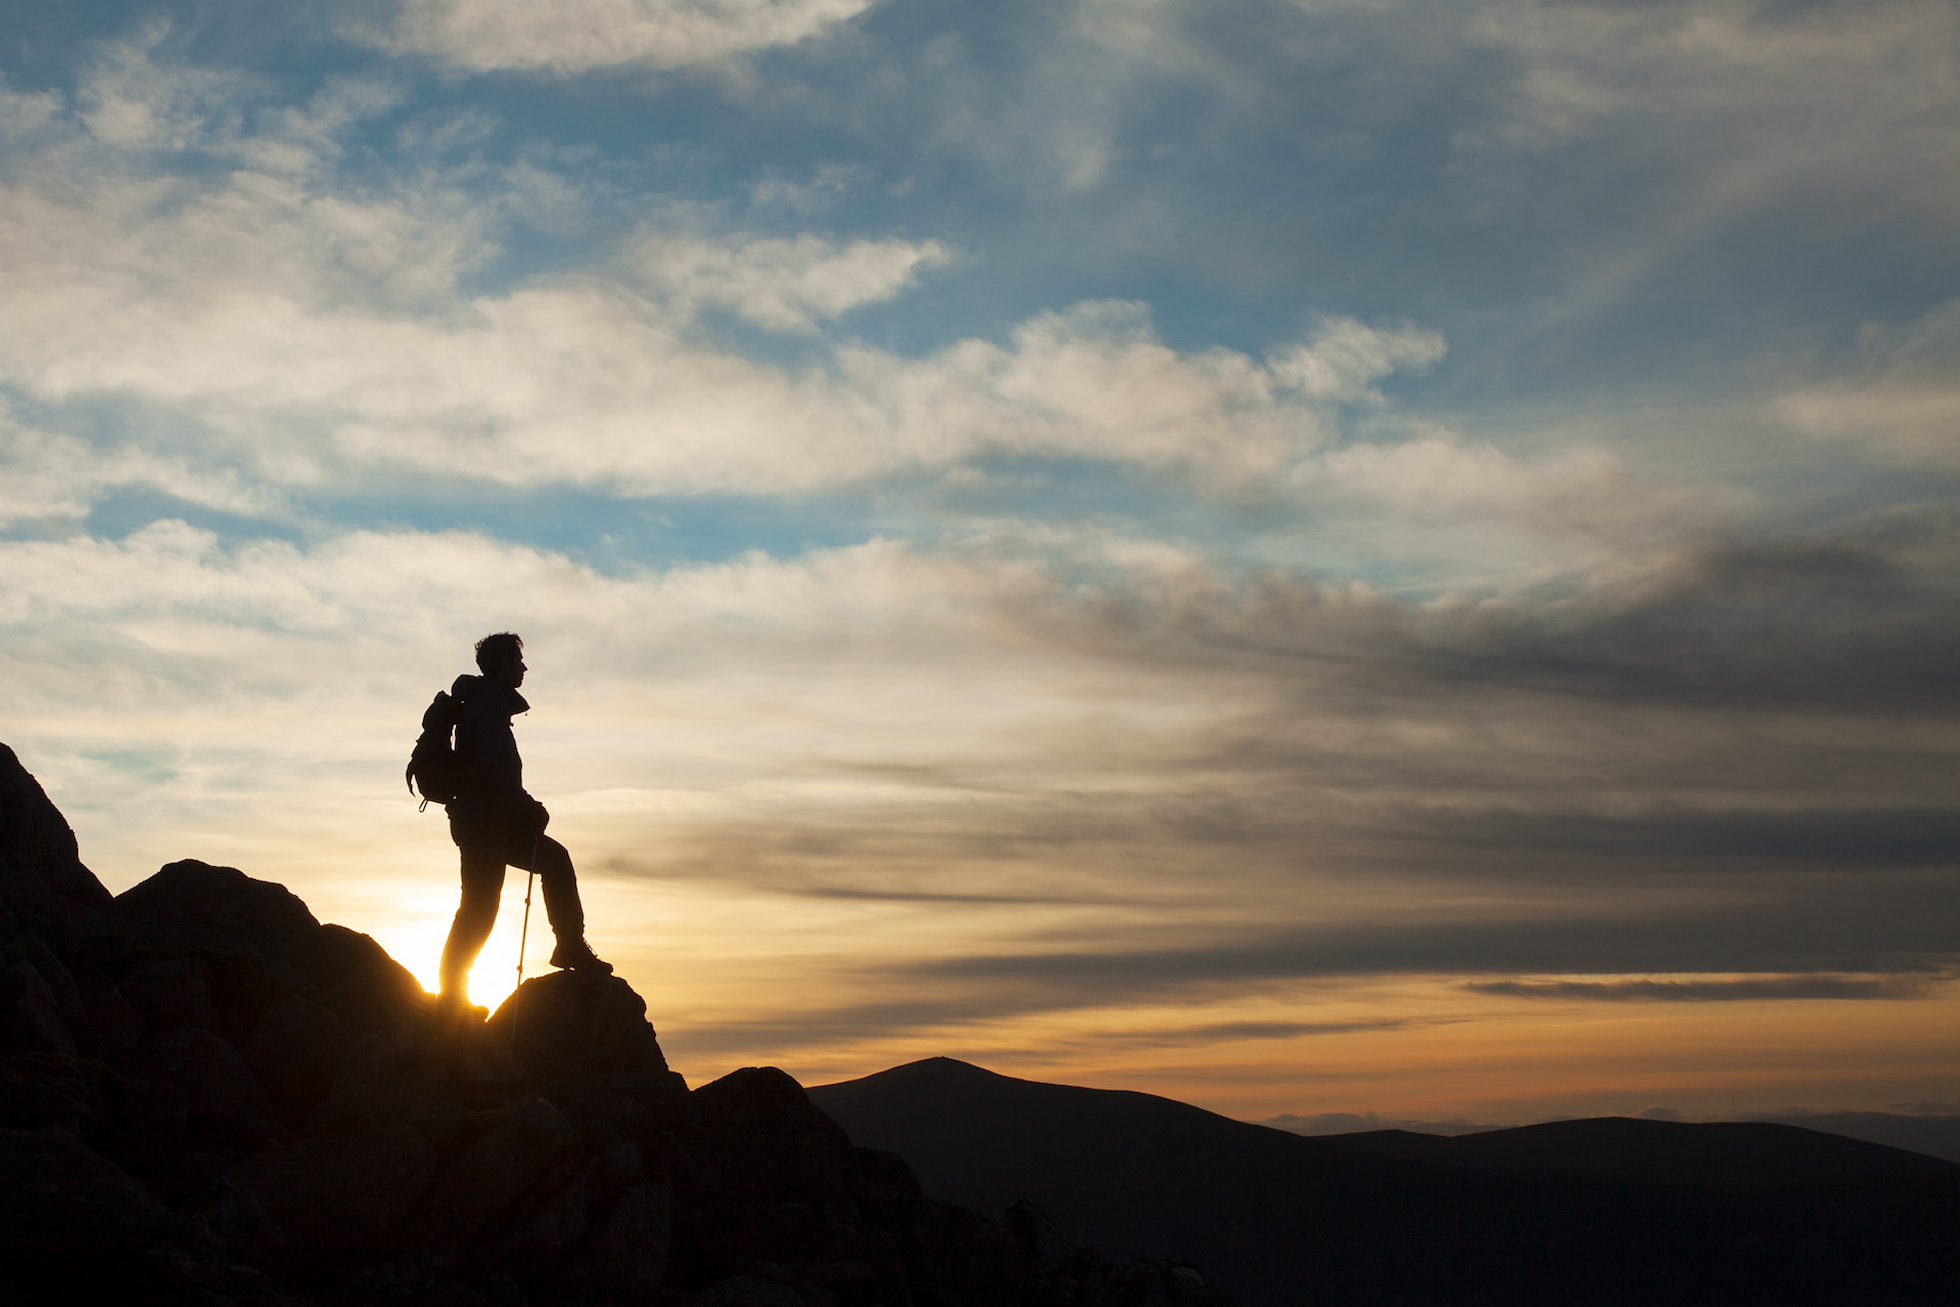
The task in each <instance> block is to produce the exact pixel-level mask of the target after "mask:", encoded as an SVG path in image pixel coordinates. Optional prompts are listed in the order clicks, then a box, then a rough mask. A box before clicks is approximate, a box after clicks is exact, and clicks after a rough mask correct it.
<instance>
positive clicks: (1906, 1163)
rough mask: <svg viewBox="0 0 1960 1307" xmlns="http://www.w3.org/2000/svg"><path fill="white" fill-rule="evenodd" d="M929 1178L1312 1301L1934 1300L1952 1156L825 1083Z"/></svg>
mask: <svg viewBox="0 0 1960 1307" xmlns="http://www.w3.org/2000/svg"><path fill="white" fill-rule="evenodd" d="M809 1092H810V1098H811V1101H813V1102H815V1103H816V1104H817V1105H818V1106H819V1107H820V1108H822V1109H823V1110H824V1111H825V1112H826V1113H828V1114H829V1115H830V1116H832V1117H833V1118H834V1119H835V1120H837V1122H838V1123H839V1124H840V1125H842V1126H843V1127H844V1128H845V1130H846V1131H847V1132H848V1133H849V1134H850V1136H851V1138H852V1140H853V1142H855V1143H857V1144H859V1145H860V1146H865V1147H872V1148H880V1149H887V1150H890V1151H892V1152H895V1153H898V1154H899V1155H900V1156H902V1157H904V1158H905V1159H906V1160H907V1161H908V1162H910V1163H911V1164H912V1166H913V1168H914V1169H915V1171H916V1172H917V1174H918V1176H919V1179H920V1182H921V1183H922V1184H923V1185H924V1186H925V1189H926V1191H927V1193H929V1194H931V1195H933V1196H934V1197H937V1198H942V1199H946V1200H949V1201H953V1202H958V1203H961V1204H964V1205H966V1206H970V1207H975V1208H978V1209H979V1210H981V1211H983V1212H998V1211H1000V1210H1001V1209H1002V1208H1004V1207H1005V1206H1006V1205H1007V1204H1009V1203H1011V1202H1013V1201H1014V1200H1016V1199H1020V1198H1027V1199H1031V1200H1032V1201H1034V1202H1035V1203H1036V1204H1038V1205H1040V1206H1041V1207H1043V1208H1045V1209H1047V1210H1048V1211H1049V1212H1051V1213H1053V1215H1054V1216H1055V1217H1056V1219H1057V1220H1058V1221H1059V1222H1060V1224H1061V1225H1062V1227H1063V1228H1065V1229H1068V1230H1071V1231H1073V1232H1075V1233H1076V1234H1077V1235H1078V1236H1079V1237H1081V1238H1083V1239H1084V1240H1086V1241H1087V1242H1089V1243H1092V1244H1094V1245H1095V1246H1097V1247H1099V1248H1102V1249H1104V1250H1106V1251H1107V1252H1109V1253H1110V1254H1112V1255H1114V1256H1134V1255H1138V1254H1139V1253H1140V1252H1141V1251H1142V1250H1145V1249H1148V1250H1150V1251H1151V1252H1152V1253H1153V1254H1154V1255H1156V1256H1169V1257H1173V1258H1180V1259H1185V1260H1189V1261H1191V1262H1193V1263H1195V1264H1197V1265H1199V1266H1201V1267H1203V1268H1204V1269H1205V1270H1207V1271H1209V1272H1212V1273H1214V1274H1216V1275H1217V1276H1219V1278H1221V1279H1222V1280H1223V1281H1224V1282H1225V1284H1226V1286H1227V1288H1229V1289H1230V1290H1231V1291H1232V1292H1233V1294H1234V1296H1235V1298H1236V1299H1237V1300H1238V1302H1239V1303H1240V1304H1241V1305H1242V1307H1297V1305H1298V1304H1302V1303H1312V1304H1318V1305H1323V1307H1325V1305H1333V1304H1378V1303H1379V1304H1386V1303H1407V1304H1476V1303H1491V1304H1499V1303H1501V1304H1508V1305H1512V1307H1517V1305H1523V1304H1554V1303H1556V1304H1572V1303H1586V1304H1627V1305H1629V1307H1632V1305H1634V1304H1640V1305H1642V1307H1646V1305H1649V1304H1668V1305H1669V1307H1690V1305H1692V1304H1710V1305H1711V1307H1712V1305H1714V1304H1724V1305H1733V1304H1746V1303H1763V1304H1770V1303H1775V1304H1779V1305H1781V1304H1791V1303H1806V1304H1819V1305H1822V1304H1831V1305H1832V1307H1837V1305H1839V1304H1846V1303H1856V1304H1860V1307H1876V1305H1878V1304H1919V1303H1925V1304H1935V1303H1938V1304H1943V1305H1946V1307H1950V1304H1951V1303H1952V1302H1953V1301H1954V1300H1955V1295H1954V1289H1955V1286H1956V1285H1960V1166H1955V1165H1953V1164H1951V1163H1947V1162H1942V1161H1939V1160H1936V1159H1932V1158H1928V1157H1924V1156H1921V1155H1917V1154H1912V1153H1906V1152H1902V1151H1899V1150H1897V1149H1891V1148H1886V1147H1882V1146H1879V1145H1874V1144H1867V1143H1862V1142H1859V1141H1856V1140H1851V1139H1845V1138H1841V1137H1836V1136H1832V1135H1827V1134H1822V1133H1819V1132H1817V1131H1812V1130H1804V1129H1801V1128H1798V1127H1795V1126H1788V1125H1754V1124H1735V1125H1683V1124H1677V1123H1672V1122H1661V1121H1627V1120H1599V1121H1576V1122H1562V1123H1557V1124H1554V1125H1550V1126H1528V1127H1522V1128H1519V1129H1513V1130H1502V1131H1494V1132H1490V1133H1486V1134H1477V1135H1466V1136H1462V1137H1459V1138H1454V1139H1444V1138H1435V1137H1429V1136H1421V1135H1413V1134H1407V1133H1405V1132H1400V1131H1380V1132H1371V1133H1367V1134H1361V1135H1348V1136H1332V1137H1324V1138H1307V1137H1302V1136H1299V1135H1293V1134H1289V1133H1287V1132H1285V1131H1281V1130H1274V1129H1271V1128H1268V1127H1265V1126H1257V1125H1249V1124H1247V1123H1245V1122H1242V1121H1233V1120H1230V1119H1228V1118H1225V1117H1221V1116H1217V1115H1214V1114H1212V1113H1210V1112H1206V1111H1203V1110H1202V1109H1199V1108H1196V1107H1192V1106H1190V1105H1189V1104H1185V1103H1178V1102H1174V1101H1172V1100H1169V1099H1164V1098H1157V1097H1154V1096H1152V1095H1149V1094H1138V1093H1130V1092H1122V1091H1113V1090H1098V1089H1085V1088H1079V1087H1073V1086H1067V1085H1050V1084H1041V1083H1037V1082H1033V1081H1026V1080H1016V1079H1013V1078H1011V1077H1008V1076H1002V1075H997V1074H995V1073H993V1072H990V1071H987V1070H984V1069H982V1068H980V1067H976V1066H971V1065H968V1064H966V1063H963V1062H958V1061H954V1060H952V1059H949V1058H933V1059H929V1060H927V1061H923V1062H915V1063H911V1064H909V1065H907V1066H902V1067H897V1068H894V1069H892V1070H890V1071H884V1072H880V1073H879V1074H877V1075H873V1076H867V1077H865V1078H864V1079H862V1080H854V1081H847V1082H844V1083H841V1084H835V1085H821V1086H818V1087H816V1088H813V1089H811V1090H810V1091H809Z"/></svg>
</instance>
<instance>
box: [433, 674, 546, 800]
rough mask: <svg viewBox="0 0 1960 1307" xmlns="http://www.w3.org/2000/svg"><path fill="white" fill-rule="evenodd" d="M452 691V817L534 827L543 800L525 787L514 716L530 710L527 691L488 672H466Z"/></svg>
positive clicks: (457, 680) (522, 762)
mask: <svg viewBox="0 0 1960 1307" xmlns="http://www.w3.org/2000/svg"><path fill="white" fill-rule="evenodd" d="M449 693H450V694H451V695H452V696H454V697H455V699H456V700H457V702H458V703H459V704H461V707H460V708H459V709H458V710H457V714H456V798H455V799H454V800H453V801H452V802H451V803H450V804H449V805H448V807H449V815H450V817H451V818H452V819H454V820H457V821H462V822H465V823H467V824H469V825H471V826H479V827H480V826H488V825H497V826H503V827H506V828H517V829H526V830H528V829H531V828H533V827H534V826H536V825H537V824H538V822H537V814H538V812H539V805H538V801H537V800H536V799H533V798H532V797H531V796H530V795H529V794H528V793H527V792H526V791H525V789H524V759H523V758H521V757H520V756H518V752H517V732H515V731H513V730H512V729H511V726H510V719H511V718H512V717H515V716H516V715H517V714H518V713H521V712H529V711H530V710H531V705H530V704H528V703H526V702H525V701H524V696H523V695H521V694H519V693H518V692H517V691H515V690H513V689H511V688H510V687H509V686H506V685H499V684H498V683H497V682H495V681H493V680H491V679H490V678H489V677H487V676H470V675H463V676H459V677H457V678H456V684H454V685H453V686H451V687H450V689H449Z"/></svg>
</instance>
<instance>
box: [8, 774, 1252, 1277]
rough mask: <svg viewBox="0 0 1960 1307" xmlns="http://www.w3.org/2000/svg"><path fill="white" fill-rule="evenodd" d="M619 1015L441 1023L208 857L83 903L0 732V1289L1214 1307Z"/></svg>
mask: <svg viewBox="0 0 1960 1307" xmlns="http://www.w3.org/2000/svg"><path fill="white" fill-rule="evenodd" d="M645 1012H646V1005H645V1003H643V1002H642V1001H641V999H640V997H639V995H637V994H635V993H634V992H633V990H632V989H631V988H630V987H629V986H628V985H627V984H626V983H625V982H624V981H621V980H619V979H617V978H615V977H594V976H590V975H585V974H574V973H569V972H560V973H556V974H552V975H546V976H542V977H540V978H538V979H535V980H531V981H527V982H526V983H525V985H524V986H523V988H522V989H520V990H519V991H518V993H517V995H516V996H514V998H513V999H512V1000H511V1001H510V1002H508V1003H506V1004H505V1006H504V1008H503V1009H502V1010H500V1011H499V1012H498V1013H497V1014H496V1015H495V1016H494V1017H493V1018H492V1020H491V1021H490V1023H489V1024H488V1025H487V1026H485V1025H483V1024H480V1023H477V1024H471V1025H468V1026H463V1025H459V1024H457V1023H456V1022H455V1021H454V1019H448V1020H445V1019H442V1018H440V1017H439V1016H438V1014H437V1013H436V1011H435V1009H434V1006H433V1002H432V1000H431V999H430V998H429V996H428V995H426V994H424V993H423V991H422V989H421V987H420V986H419V985H417V984H416V983H415V981H414V979H413V978H412V977H411V976H410V975H409V974H408V973H407V972H406V971H404V970H403V969H402V968H401V967H400V966H399V965H397V964H396V963H395V962H394V961H393V959H391V958H389V957H388V955H387V954H386V953H384V952H383V951H382V950H381V948H380V947H379V946H378V945H376V944H375V942H374V941H373V940H372V939H369V938H368V937H367V936H365V935H361V934H357V933H355V932H353V931H350V930H346V929H344V928H342V927H339V926H332V925H322V924H320V923H319V922H318V921H316V920H315V919H314V917H313V914H312V913H311V912H310V911H308V910H307V907H306V905H305V904H304V903H302V902H301V901H300V900H299V899H297V898H295V897H294V896H293V895H292V894H290V893H288V892H287V891H286V890H285V889H283V888H282V887H280V886H278V885H274V884H270V883H267V882H265V881H259V880H253V879H252V878H250V877H248V876H246V875H245V874H244V873H243V872H240V871H237V870H235V869H232V868H229V867H213V866H208V865H206V864H205V863H202V862H196V861H182V862H175V863H172V864H170V865H169V866H167V867H164V868H163V869H162V870H161V871H159V872H158V873H157V874H156V875H155V876H153V877H151V878H150V879H149V880H146V881H144V882H143V883H142V884H140V885H137V886H135V887H134V888H132V889H130V890H129V891H128V892H127V893H125V894H123V895H121V896H120V897H117V898H113V899H112V898H111V896H110V895H109V893H108V891H107V890H106V889H104V888H103V886H102V884H101V883H100V882H99V881H97V880H96V878H95V877H94V876H93V875H92V874H91V873H90V872H89V871H88V869H87V868H86V867H84V866H83V865H82V863H81V862H80V860H79V858H78V857H77V851H76V847H75V837H74V834H73V832H72V831H70V829H69V828H68V824H67V822H66V821H64V820H63V819H62V817H61V814H60V813H59V812H57V811H56V810H55V808H54V805H53V804H51V803H50V802H49V801H48V799H47V796H46V795H45V794H44V793H43V792H42V791H41V787H40V786H39V785H38V784H37V783H36V782H35V781H34V778H33V777H32V776H30V775H28V773H27V772H26V771H25V770H24V769H22V767H21V766H20V764H19V762H18V760H17V759H16V758H15V757H14V754H13V752H12V751H11V750H9V749H7V748H6V747H5V746H4V745H0V1303H6V1304H15V1303H55V1302H59V1303H64V1304H65V1303H71V1302H90V1303H92V1302H117V1303H120V1302H141V1303H146V1304H149V1303H196V1304H200V1305H202V1307H218V1305H221V1304H226V1303H239V1304H267V1305H276V1307H297V1305H301V1304H308V1303H327V1304H371V1303H402V1304H411V1303H412V1304H444V1305H453V1307H465V1305H477V1304H492V1303H494V1304H498V1307H514V1305H516V1304H527V1303H537V1304H557V1303H587V1304H606V1303H653V1304H661V1305H662V1307H683V1305H691V1307H860V1305H862V1307H953V1305H955V1304H974V1305H975V1307H979V1305H981V1304H986V1305H988V1307H1071V1305H1072V1307H1091V1305H1092V1304H1093V1305H1094V1307H1226V1300H1225V1299H1224V1297H1223V1295H1222V1294H1221V1293H1220V1292H1219V1291H1218V1290H1217V1289H1216V1288H1215V1287H1212V1286H1209V1285H1207V1284H1206V1283H1205V1282H1204V1280H1203V1279H1202V1278H1201V1277H1200V1276H1198V1275H1197V1274H1196V1273H1195V1272H1193V1271H1191V1270H1190V1269H1188V1268H1182V1267H1177V1266H1173V1265H1170V1264H1168V1263H1165V1262H1149V1263H1145V1262H1136V1263H1130V1264H1125V1265H1117V1264H1113V1263H1110V1262H1108V1261H1106V1260H1105V1259H1104V1258H1103V1257H1101V1256H1100V1255H1098V1254H1097V1253H1095V1252H1093V1251H1089V1250H1086V1249H1084V1248H1082V1247H1080V1246H1077V1245H1075V1244H1073V1243H1071V1242H1070V1241H1069V1240H1068V1239H1067V1238H1066V1237H1065V1236H1064V1235H1063V1234H1062V1233H1061V1231H1060V1230H1059V1229H1058V1228H1057V1227H1056V1226H1055V1225H1054V1223H1053V1222H1052V1221H1050V1220H1048V1219H1047V1218H1046V1217H1045V1216H1043V1215H1042V1214H1041V1213H1039V1212H1036V1211H1034V1210H1032V1209H1029V1208H1027V1207H1020V1208H1017V1209H1016V1210H1014V1211H1012V1212H1009V1213H1006V1215H1005V1218H1004V1219H1002V1220H999V1221H995V1220H990V1219H988V1218H986V1217H983V1216H980V1215H978V1214H976V1213H974V1212H971V1211H968V1210H965V1209H963V1208H960V1207H957V1206H953V1205H951V1204H948V1203H944V1202H940V1201H936V1200H933V1199H930V1198H928V1197H926V1196H924V1195H923V1194H922V1193H921V1192H920V1189H919V1185H918V1183H917V1181H916V1180H915V1179H914V1178H913V1175H912V1173H911V1171H910V1170H909V1169H908V1168H907V1167H906V1165H905V1163H904V1162H902V1161H900V1160H899V1159H898V1158H896V1157H893V1156H891V1155H890V1154H888V1153H880V1152H875V1151H870V1150H866V1149H861V1148H856V1147H853V1146H852V1145H851V1143H850V1141H849V1140H848V1139H847V1138H846V1136H845V1134H844V1132H843V1131H842V1130H841V1129H840V1128H839V1127H838V1126H837V1125H836V1124H835V1123H834V1122H832V1121H831V1120H830V1119H829V1118H828V1117H826V1116H825V1115H824V1114H823V1113H821V1112H820V1111H818V1110H817V1109H816V1108H814V1107H813V1106H811V1104H810V1101H809V1099H808V1098H807V1097H806V1096H805V1094H804V1092H803V1090H802V1089H801V1088H800V1087H799V1086H798V1085H797V1084H796V1083H795V1082H794V1081H793V1080H791V1079H790V1078H789V1077H788V1076H786V1075H784V1074H783V1073H782V1072H781V1071H777V1070H774V1069H770V1068H749V1069H746V1070H742V1071H737V1072H734V1073H732V1074H730V1075H728V1076H724V1077H723V1078H722V1079H720V1080H717V1081H715V1082H713V1083H712V1084H708V1085H704V1086H702V1087H701V1088H699V1089H695V1090H692V1091H690V1090H689V1089H688V1088H687V1086H686V1085H685V1084H684V1083H683V1081H682V1079H681V1077H680V1076H679V1075H677V1074H675V1073H674V1072H672V1071H670V1070H669V1069H668V1067H667V1063H666V1059H665V1057H664V1056H663V1055H662V1053H661V1049H660V1045H659V1042H658V1040H657V1039H656V1037H655V1035H654V1031H653V1028H652V1027H651V1026H650V1025H649V1024H648V1023H647V1020H646V1016H645ZM520 1015H521V1018H522V1019H521V1021H519V1022H518V1023H517V1026H516V1028H515V1030H513V1026H512V1023H513V1021H514V1020H515V1019H516V1018H517V1017H518V1016H520Z"/></svg>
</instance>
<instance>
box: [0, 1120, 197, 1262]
mask: <svg viewBox="0 0 1960 1307" xmlns="http://www.w3.org/2000/svg"><path fill="white" fill-rule="evenodd" d="M0 1176H5V1177H6V1180H5V1183H4V1184H0V1263H4V1264H6V1265H7V1266H9V1267H10V1268H18V1267H19V1266H21V1265H22V1264H29V1265H48V1264H55V1265H58V1266H60V1268H61V1272H62V1274H63V1276H64V1278H65V1277H67V1276H70V1275H73V1274H75V1273H77V1272H79V1273H80V1274H81V1275H82V1276H83V1277H87V1276H88V1275H90V1274H91V1272H92V1271H93V1270H99V1269H100V1268H99V1267H97V1268H92V1267H91V1265H90V1264H91V1263H92V1262H94V1261H96V1260H97V1259H108V1260H111V1261H118V1262H127V1261H128V1259H130V1258H133V1257H134V1256H135V1255H136V1254H137V1253H139V1252H141V1251H142V1250H143V1249H144V1248H146V1247H148V1246H149V1245H150V1244H151V1243H153V1242H155V1241H156V1240H157V1239H159V1238H161V1237H162V1236H163V1235H164V1234H165V1233H166V1232H167V1231H169V1230H170V1229H171V1228H172V1226H173V1225H174V1224H175V1222H174V1220H173V1218H172V1217H171V1214H170V1211H169V1209H167V1208H166V1207H164V1205H163V1204H162V1203H160V1202H158V1201H157V1199H156V1197H155V1196H154V1195H152V1194H151V1193H150V1192H149V1190H147V1189H145V1188H144V1187H143V1186H142V1185H140V1184H138V1183H137V1182H136V1181H135V1180H134V1179H133V1178H131V1177H130V1176H129V1175H128V1173H126V1172H125V1171H123V1170H122V1169H121V1168H120V1167H118V1166H116V1165H115V1164H114V1163H113V1162H110V1161H109V1160H108V1159H107V1158H105V1157H103V1156H102V1155H101V1154H99V1153H97V1152H95V1151H94V1150H93V1149H91V1148H89V1146H88V1145H87V1144H84V1143H83V1142H82V1141H81V1140H80V1139H78V1138H77V1137H76V1136H75V1135H74V1134H72V1133H70V1132H69V1131H67V1130H63V1129H60V1128H49V1129H44V1130H7V1129H0ZM124 1269H127V1268H126V1267H124Z"/></svg>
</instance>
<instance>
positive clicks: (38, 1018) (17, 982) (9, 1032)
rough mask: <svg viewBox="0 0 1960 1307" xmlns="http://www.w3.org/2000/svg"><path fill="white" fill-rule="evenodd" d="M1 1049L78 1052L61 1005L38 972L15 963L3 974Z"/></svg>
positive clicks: (0, 990)
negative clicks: (63, 1017)
mask: <svg viewBox="0 0 1960 1307" xmlns="http://www.w3.org/2000/svg"><path fill="white" fill-rule="evenodd" d="M0 1049H5V1050H19V1051H22V1052H34V1053H63V1054H66V1055H68V1056H70V1057H72V1056H74V1055H75V1053H76V1052H77V1051H78V1049H77V1047H76V1044H75V1036H74V1035H73V1034H72V1033H70V1032H69V1029H68V1023H67V1022H65V1021H63V1020H62V1019H61V1001H60V1000H59V999H57V998H56V997H55V992H54V990H53V988H52V987H50V986H49V984H48V982H47V981H46V979H44V978H43V977H42V975H41V973H40V971H39V970H37V969H36V968H35V967H33V966H32V965H30V964H28V963H26V962H16V963H14V964H13V965H12V966H10V967H7V968H6V969H5V970H0Z"/></svg>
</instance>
